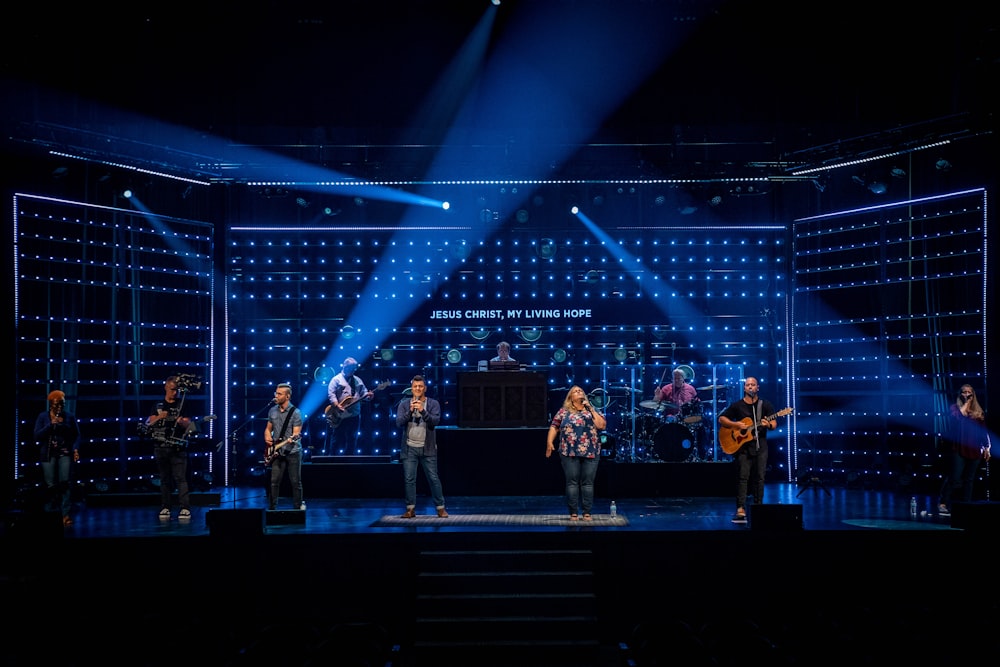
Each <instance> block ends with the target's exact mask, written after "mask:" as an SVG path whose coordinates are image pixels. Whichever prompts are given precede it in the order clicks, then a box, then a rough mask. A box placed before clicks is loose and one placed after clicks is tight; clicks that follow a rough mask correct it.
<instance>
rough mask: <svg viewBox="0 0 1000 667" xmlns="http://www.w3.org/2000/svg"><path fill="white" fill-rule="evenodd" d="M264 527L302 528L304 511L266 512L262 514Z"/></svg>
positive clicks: (304, 520)
mask: <svg viewBox="0 0 1000 667" xmlns="http://www.w3.org/2000/svg"><path fill="white" fill-rule="evenodd" d="M264 525H266V526H304V525H306V511H305V510H268V511H267V512H264Z"/></svg>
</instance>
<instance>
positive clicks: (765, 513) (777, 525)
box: [748, 504, 802, 532]
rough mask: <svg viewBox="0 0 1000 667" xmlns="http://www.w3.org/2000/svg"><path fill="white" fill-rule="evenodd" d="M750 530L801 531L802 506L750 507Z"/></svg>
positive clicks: (764, 505)
mask: <svg viewBox="0 0 1000 667" xmlns="http://www.w3.org/2000/svg"><path fill="white" fill-rule="evenodd" d="M748 519H749V522H750V529H751V530H772V531H787V532H792V531H797V530H802V505H797V504H794V505H766V504H761V505H750V515H749V517H748Z"/></svg>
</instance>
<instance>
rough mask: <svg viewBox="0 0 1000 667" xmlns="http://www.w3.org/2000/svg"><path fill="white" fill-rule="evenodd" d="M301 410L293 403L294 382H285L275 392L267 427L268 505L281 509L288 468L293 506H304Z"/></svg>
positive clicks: (265, 437)
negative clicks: (284, 478)
mask: <svg viewBox="0 0 1000 667" xmlns="http://www.w3.org/2000/svg"><path fill="white" fill-rule="evenodd" d="M301 434H302V413H301V412H300V411H299V409H298V408H297V407H296V406H295V405H293V404H292V385H290V384H288V383H287V382H283V383H281V384H279V385H278V388H277V389H276V390H275V392H274V405H272V406H271V409H270V410H268V412H267V426H265V427H264V442H265V443H266V444H267V447H266V449H265V450H264V460H265V461H266V462H268V463H270V466H271V478H270V483H271V485H270V487H269V489H270V492H269V493H268V494H267V508H268V509H271V510H274V509H278V497H279V496H280V492H281V479H282V478H283V477H284V476H285V471H286V470H287V471H288V482H289V484H290V485H291V487H292V509H297V510H298V509H305V507H304V506H303V504H302V445H301V443H300V442H299V438H300V437H301Z"/></svg>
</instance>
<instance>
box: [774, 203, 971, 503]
mask: <svg viewBox="0 0 1000 667" xmlns="http://www.w3.org/2000/svg"><path fill="white" fill-rule="evenodd" d="M986 238H987V237H986V193H985V192H984V191H983V190H980V189H975V190H967V191H962V192H955V193H953V194H948V195H942V196H937V197H928V198H923V199H913V200H908V201H902V202H898V203H894V204H891V205H886V206H874V207H868V208H864V209H858V210H852V211H843V212H841V213H837V214H831V215H823V216H817V217H812V218H803V219H800V220H797V221H796V222H795V224H794V275H795V287H794V298H793V322H794V326H793V327H792V334H793V345H792V346H791V351H792V359H793V363H792V366H793V369H794V379H793V382H792V386H793V391H794V397H793V398H794V402H795V404H796V407H797V410H796V414H795V416H794V417H793V418H792V419H793V422H794V429H793V435H792V439H793V445H794V446H793V449H792V451H793V457H792V469H799V470H808V469H813V470H815V471H817V472H818V473H821V476H826V477H828V478H830V479H832V480H837V481H848V482H857V483H858V484H872V485H874V484H881V483H892V484H894V485H897V486H901V487H914V486H916V485H920V484H922V486H923V488H922V489H921V490H924V491H926V492H928V493H935V492H936V491H937V485H938V484H939V480H940V474H941V472H942V470H941V467H940V464H939V463H938V461H939V457H938V446H939V445H940V444H941V439H942V437H943V435H944V434H945V432H946V428H947V424H946V421H947V419H946V416H947V413H948V407H949V405H950V404H951V403H953V402H954V401H955V398H956V396H957V395H958V389H959V387H960V386H961V385H962V384H964V383H971V384H972V385H973V386H975V387H976V388H977V390H978V392H979V396H980V400H984V393H985V385H986V382H985V380H986V375H985V374H986V342H987V322H988V321H989V318H988V315H989V313H988V306H989V304H988V302H987V299H986V294H987V292H986V266H987V244H986Z"/></svg>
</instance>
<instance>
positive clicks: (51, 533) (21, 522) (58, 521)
mask: <svg viewBox="0 0 1000 667" xmlns="http://www.w3.org/2000/svg"><path fill="white" fill-rule="evenodd" d="M4 524H5V525H4V528H5V529H6V534H7V535H10V536H11V537H15V538H23V539H26V540H40V539H44V540H49V539H62V536H63V522H62V513H61V512H31V511H20V510H11V511H9V512H7V515H6V517H5V522H4Z"/></svg>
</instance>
